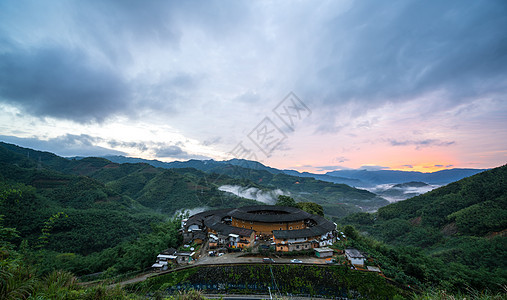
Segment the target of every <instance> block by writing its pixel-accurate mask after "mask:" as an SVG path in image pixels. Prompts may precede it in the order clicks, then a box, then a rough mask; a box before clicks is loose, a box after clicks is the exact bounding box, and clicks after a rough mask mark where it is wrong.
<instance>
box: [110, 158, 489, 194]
mask: <svg viewBox="0 0 507 300" xmlns="http://www.w3.org/2000/svg"><path fill="white" fill-rule="evenodd" d="M104 158H106V159H108V160H110V161H112V162H115V163H120V164H121V163H147V164H150V165H152V166H154V167H157V168H164V169H173V168H195V169H198V170H201V171H205V172H209V171H212V170H213V169H214V168H217V167H222V166H225V165H234V166H240V167H242V168H246V169H252V170H264V171H267V172H270V173H272V174H280V173H284V174H287V175H291V176H297V177H310V178H315V179H317V180H322V181H327V182H332V183H339V184H347V185H350V186H353V187H367V188H368V187H373V186H375V185H378V184H387V183H390V184H398V183H406V182H410V181H412V182H413V181H418V182H424V183H426V184H432V185H445V184H448V183H451V182H454V181H457V180H460V179H463V178H465V177H468V176H472V175H475V174H477V173H480V172H483V171H485V170H487V169H449V170H441V171H437V172H433V173H422V172H414V171H396V170H379V171H368V170H340V171H332V172H327V173H326V174H314V173H309V172H298V171H296V170H279V169H276V168H272V167H268V166H265V165H263V164H261V163H259V162H256V161H250V160H244V159H231V160H225V161H216V160H213V159H210V160H195V159H192V160H188V161H174V162H162V161H158V160H147V159H142V158H132V157H125V156H104Z"/></svg>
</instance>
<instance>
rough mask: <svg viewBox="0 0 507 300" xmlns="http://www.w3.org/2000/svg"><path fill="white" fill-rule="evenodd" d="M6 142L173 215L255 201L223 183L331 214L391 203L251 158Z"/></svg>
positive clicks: (21, 157)
mask: <svg viewBox="0 0 507 300" xmlns="http://www.w3.org/2000/svg"><path fill="white" fill-rule="evenodd" d="M0 145H1V146H3V147H5V148H6V149H8V150H10V152H14V153H11V154H9V155H14V154H16V155H17V156H16V158H15V159H14V160H9V159H8V161H11V162H13V161H16V162H18V161H25V160H27V161H29V162H30V163H31V164H32V167H35V166H37V165H41V166H42V167H44V169H50V170H54V171H58V172H63V173H66V174H73V175H84V176H88V177H91V178H94V179H96V180H98V181H100V182H101V183H103V184H105V185H106V186H107V187H108V188H111V189H112V190H113V191H115V192H117V193H120V194H122V195H126V196H129V197H130V198H132V199H134V200H136V201H138V202H139V203H141V204H142V205H144V206H147V207H149V208H152V209H154V210H156V211H158V212H161V213H169V214H172V213H174V212H175V211H176V210H178V209H181V208H196V207H223V206H226V207H227V206H229V205H248V204H253V203H255V202H253V201H251V200H246V199H243V198H238V197H235V196H233V195H232V194H228V193H223V192H220V191H219V190H218V189H217V188H218V187H219V186H221V185H238V186H242V187H255V188H258V189H260V190H273V189H281V190H283V191H284V192H287V193H290V196H291V197H293V198H294V199H296V200H297V201H301V202H308V201H311V202H315V203H318V204H321V205H322V206H323V207H324V211H325V213H326V214H327V215H328V216H334V217H343V216H346V215H348V214H350V213H354V212H360V211H372V210H376V209H378V208H379V207H381V206H384V205H387V204H388V203H389V202H388V201H387V200H385V199H383V198H381V197H378V196H377V195H375V194H373V193H371V192H368V191H366V190H361V189H356V188H353V187H350V186H348V185H345V184H335V183H331V182H325V181H320V180H316V179H314V178H308V177H307V178H303V177H296V176H291V175H287V174H284V173H282V172H281V171H279V172H276V171H273V170H276V169H272V168H269V167H265V166H263V165H261V164H259V163H256V162H251V161H244V160H231V161H229V162H231V163H224V162H216V161H196V160H191V161H188V162H174V163H169V164H168V165H171V169H162V168H155V167H153V166H151V165H149V164H147V163H122V164H119V163H113V162H111V161H109V160H107V159H104V158H93V157H89V158H80V159H65V158H62V157H59V156H56V155H54V154H52V153H48V152H39V151H35V150H31V149H26V148H22V147H18V146H15V145H12V144H6V143H0ZM6 155H7V154H6ZM116 158H117V157H116ZM134 161H135V160H134ZM250 167H251V168H253V169H250ZM195 168H197V169H195ZM231 199H233V201H232V202H231V201H230V200H231Z"/></svg>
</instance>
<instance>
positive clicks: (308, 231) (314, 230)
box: [273, 215, 336, 239]
mask: <svg viewBox="0 0 507 300" xmlns="http://www.w3.org/2000/svg"><path fill="white" fill-rule="evenodd" d="M311 216H312V217H311V219H312V220H313V221H315V222H316V223H317V224H316V225H315V226H312V227H308V228H305V229H299V230H273V235H274V236H275V238H277V239H293V238H308V237H313V236H318V235H323V234H326V233H328V232H330V231H333V230H335V229H336V225H335V224H334V223H333V222H331V221H329V220H326V219H324V218H323V217H321V216H316V215H311Z"/></svg>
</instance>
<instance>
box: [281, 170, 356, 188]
mask: <svg viewBox="0 0 507 300" xmlns="http://www.w3.org/2000/svg"><path fill="white" fill-rule="evenodd" d="M283 172H284V173H285V174H287V175H292V176H298V177H311V178H315V179H318V180H322V181H327V182H333V183H342V184H347V185H350V186H355V187H362V186H365V183H364V182H362V181H361V180H359V179H352V178H345V177H338V176H330V175H325V174H314V173H309V172H298V171H295V170H283Z"/></svg>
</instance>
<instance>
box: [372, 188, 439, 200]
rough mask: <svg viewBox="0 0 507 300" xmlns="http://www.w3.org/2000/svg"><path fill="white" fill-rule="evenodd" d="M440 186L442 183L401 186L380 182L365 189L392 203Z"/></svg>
mask: <svg viewBox="0 0 507 300" xmlns="http://www.w3.org/2000/svg"><path fill="white" fill-rule="evenodd" d="M438 187H440V185H430V184H426V185H424V186H403V185H402V186H400V184H379V185H376V186H373V187H368V188H364V189H365V190H368V191H370V192H372V193H375V194H377V195H379V196H381V197H382V198H384V199H386V200H387V201H389V202H391V203H394V202H398V201H401V200H406V199H408V198H412V197H415V196H418V195H421V194H424V193H427V192H429V191H431V190H434V189H436V188H438Z"/></svg>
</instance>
